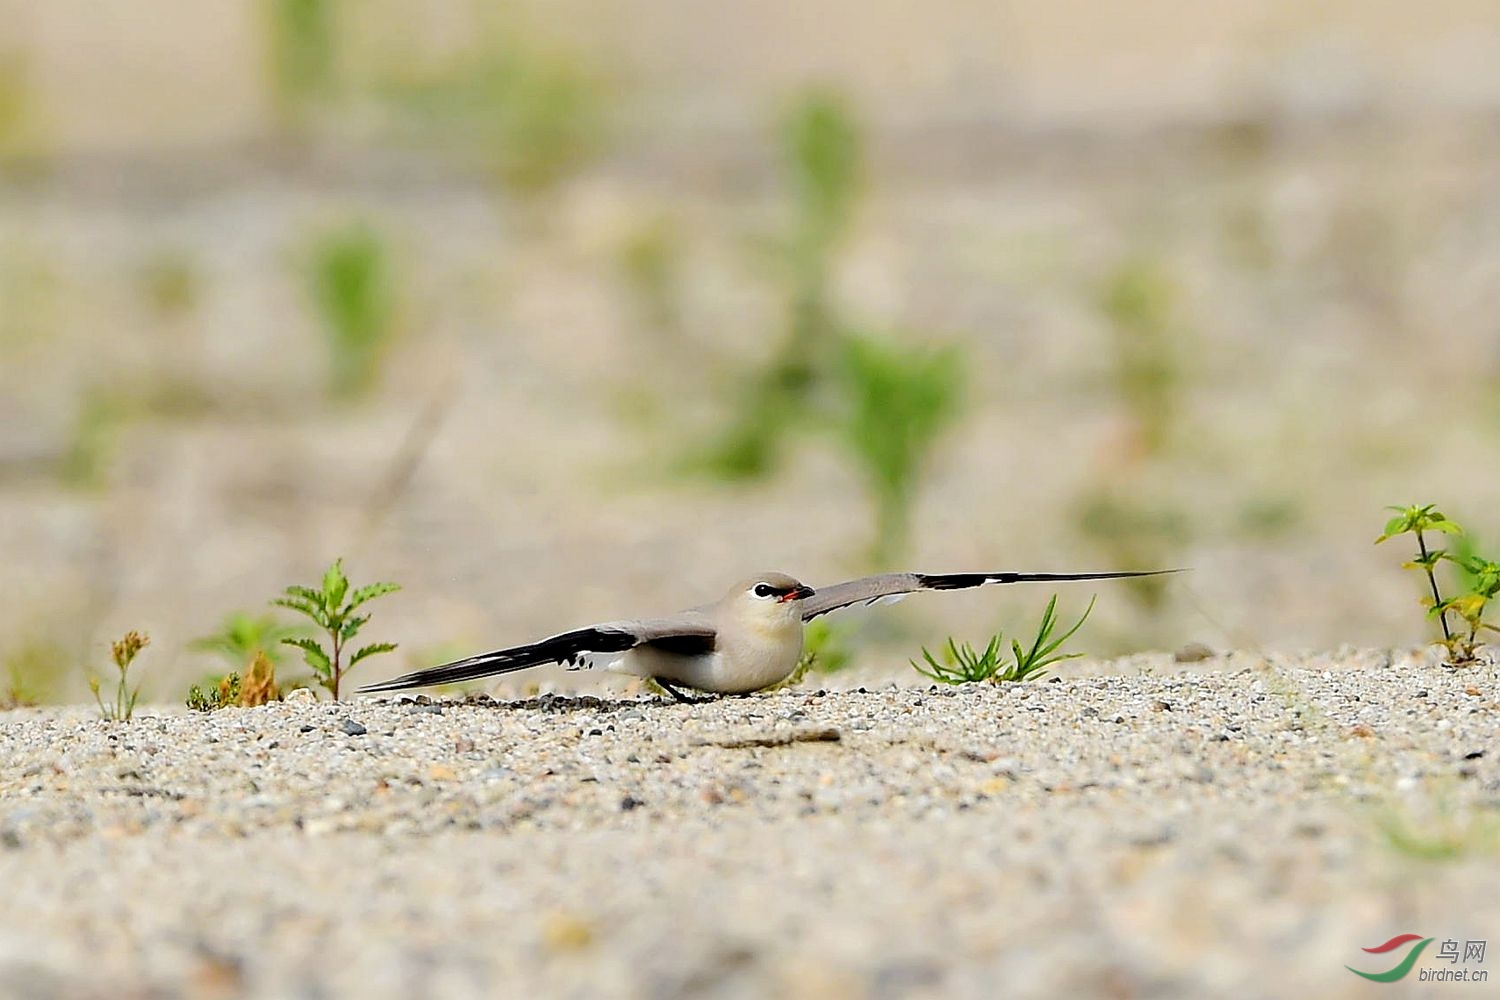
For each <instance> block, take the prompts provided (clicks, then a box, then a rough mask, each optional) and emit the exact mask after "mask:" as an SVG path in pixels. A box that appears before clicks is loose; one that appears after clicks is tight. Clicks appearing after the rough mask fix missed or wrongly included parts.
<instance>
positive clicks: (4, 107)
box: [0, 50, 45, 176]
mask: <svg viewBox="0 0 1500 1000" xmlns="http://www.w3.org/2000/svg"><path fill="white" fill-rule="evenodd" d="M40 124H41V123H40V121H39V118H38V112H37V107H36V102H35V100H34V99H33V95H32V84H31V79H30V74H29V72H28V66H27V61H26V59H25V57H24V56H23V55H22V54H21V53H20V52H14V51H5V50H0V174H9V175H12V176H15V175H22V174H26V173H34V172H36V171H37V170H38V169H40V168H42V167H43V166H44V164H43V159H44V154H45V150H44V148H43V145H42V136H41V128H40Z"/></svg>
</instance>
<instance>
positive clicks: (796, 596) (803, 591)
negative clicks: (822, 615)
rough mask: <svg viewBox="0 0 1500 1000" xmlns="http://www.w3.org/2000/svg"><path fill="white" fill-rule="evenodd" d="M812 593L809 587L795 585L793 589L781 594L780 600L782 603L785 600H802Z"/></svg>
mask: <svg viewBox="0 0 1500 1000" xmlns="http://www.w3.org/2000/svg"><path fill="white" fill-rule="evenodd" d="M812 595H813V589H812V588H811V587H797V588H796V589H794V590H788V591H787V592H786V593H785V594H782V595H781V601H782V603H783V604H785V603H786V602H787V601H803V600H806V599H807V598H809V597H811V596H812Z"/></svg>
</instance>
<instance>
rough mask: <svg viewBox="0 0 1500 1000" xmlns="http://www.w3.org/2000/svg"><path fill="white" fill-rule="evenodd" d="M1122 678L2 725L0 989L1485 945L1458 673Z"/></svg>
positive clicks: (914, 978)
mask: <svg viewBox="0 0 1500 1000" xmlns="http://www.w3.org/2000/svg"><path fill="white" fill-rule="evenodd" d="M1159 660H1160V662H1159V663H1156V662H1155V661H1151V663H1154V664H1155V668H1159V669H1160V670H1161V671H1163V673H1161V674H1159V675H1146V674H1143V673H1141V671H1140V670H1139V667H1140V666H1141V664H1142V662H1143V661H1142V660H1140V659H1137V660H1133V661H1130V662H1128V663H1126V662H1124V661H1122V662H1120V663H1117V664H1113V665H1111V664H1103V665H1102V666H1101V667H1100V669H1102V670H1104V671H1105V673H1102V674H1100V675H1098V676H1079V677H1069V678H1066V679H1062V680H1059V681H1056V682H1052V683H1046V682H1043V683H1030V684H1024V685H1012V686H1007V687H991V686H972V687H968V688H962V689H939V690H929V689H926V688H920V689H918V688H901V687H890V688H882V689H881V690H871V691H867V692H861V691H859V690H847V691H829V692H827V693H824V694H819V693H817V692H813V691H807V690H792V691H782V692H776V693H773V694H767V695H759V696H754V697H749V698H730V699H725V700H721V701H717V702H713V703H710V704H703V705H676V704H672V703H669V702H666V701H660V702H658V701H634V700H624V701H615V700H605V699H598V698H588V697H581V698H563V697H553V696H547V697H543V698H541V699H533V700H531V701H528V702H524V703H519V704H503V703H498V702H496V703H490V704H485V703H467V704H460V703H446V704H444V703H431V704H418V703H414V702H410V701H407V702H397V701H394V700H389V701H378V702H377V701H373V700H361V701H356V702H353V703H346V704H343V705H338V706H334V705H328V704H315V705H308V704H301V705H295V704H283V705H274V706H270V707H267V708H261V709H248V710H229V711H224V712H220V713H217V714H214V715H212V716H198V715H188V714H185V713H183V712H181V711H180V710H169V709H162V710H159V711H146V712H144V713H142V714H141V715H140V716H139V717H138V718H137V719H136V720H135V721H133V722H131V723H129V724H110V723H106V722H102V721H100V720H98V719H96V718H94V717H93V716H92V714H91V713H90V712H89V711H87V710H84V709H82V708H66V709H57V708H49V709H31V710H21V711H15V712H10V713H5V714H3V715H0V845H3V846H0V885H3V886H4V887H5V892H4V899H5V904H4V906H3V907H0V995H4V996H23V997H123V996H150V997H158V996H160V997H177V996H185V997H233V996H250V997H324V996H355V995H358V996H361V997H405V996H417V995H422V996H428V997H479V996H543V995H545V996H567V997H614V996H620V997H648V996H649V997H690V996H693V997H698V996H702V997H758V996H769V995H777V996H793V997H798V996H801V997H905V996H935V995H944V996H962V997H986V996H1010V997H1026V996H1038V997H1040V996H1048V995H1074V996H1110V997H1157V996H1160V997H1203V996H1236V997H1254V996H1278V995H1305V996H1312V995H1318V996H1332V997H1342V996H1350V997H1353V996H1359V995H1366V994H1367V993H1368V990H1369V988H1370V987H1369V985H1368V984H1366V983H1365V982H1364V981H1363V980H1359V979H1357V978H1356V977H1354V976H1352V975H1350V974H1349V973H1348V972H1347V971H1345V969H1344V965H1345V964H1353V965H1356V966H1357V967H1366V966H1368V967H1370V968H1372V969H1374V968H1375V967H1376V965H1380V967H1381V968H1383V967H1384V965H1381V964H1380V963H1376V962H1373V961H1368V959H1370V958H1371V957H1370V956H1364V955H1363V953H1362V952H1360V951H1359V949H1360V947H1362V946H1369V945H1372V944H1376V943H1379V942H1381V941H1385V940H1386V939H1388V938H1390V937H1391V936H1393V935H1395V934H1397V933H1403V932H1408V931H1415V932H1420V933H1422V934H1424V935H1434V936H1437V937H1438V938H1439V939H1442V938H1446V937H1454V938H1459V939H1464V938H1465V937H1468V938H1483V937H1485V936H1486V931H1487V930H1492V929H1493V928H1495V927H1496V926H1500V866H1497V865H1496V864H1495V858H1496V854H1497V844H1500V839H1497V836H1496V832H1497V829H1500V826H1497V824H1496V818H1497V815H1500V812H1497V804H1500V749H1497V748H1496V747H1495V746H1494V733H1495V718H1496V699H1495V692H1496V690H1497V688H1496V683H1495V682H1496V670H1495V667H1494V666H1492V665H1486V666H1481V667H1477V668H1474V669H1470V670H1465V671H1455V670H1451V669H1445V668H1442V667H1440V666H1435V665H1433V664H1431V662H1430V660H1429V659H1423V658H1421V657H1418V658H1416V659H1407V658H1405V657H1403V656H1402V655H1400V654H1397V655H1396V656H1395V657H1394V658H1393V657H1392V656H1389V655H1384V654H1375V655H1359V656H1351V657H1348V658H1346V662H1345V663H1344V664H1343V665H1344V667H1345V669H1338V668H1337V667H1333V668H1330V669H1323V667H1324V666H1327V665H1328V660H1327V659H1326V658H1323V659H1319V660H1316V661H1313V660H1297V659H1292V658H1273V659H1270V660H1265V659H1257V658H1251V657H1239V658H1234V659H1231V660H1229V661H1228V662H1227V664H1225V663H1223V662H1218V664H1217V665H1218V667H1220V669H1205V665H1204V664H1194V665H1192V666H1191V667H1190V668H1186V669H1188V670H1190V671H1192V672H1181V670H1182V669H1183V668H1178V672H1168V671H1171V670H1172V668H1171V667H1169V666H1167V664H1168V662H1169V660H1168V658H1165V657H1162V658H1159ZM1236 664H1244V665H1239V666H1237V665H1236ZM1309 664H1315V666H1316V669H1314V668H1312V667H1310V666H1309ZM1149 667H1150V664H1148V668H1149ZM1155 668H1152V669H1155ZM1111 669H1113V670H1114V671H1115V672H1114V673H1110V672H1109V671H1110V670H1111ZM351 721H352V722H353V723H354V725H348V724H347V723H348V722H351ZM360 727H363V728H364V730H365V731H364V732H363V733H362V734H359V733H357V730H358V729H359V728H360ZM350 731H354V732H355V733H356V734H353V735H351V732H350ZM835 735H836V739H835V738H834V736H835ZM1388 829H1394V830H1396V831H1398V836H1400V837H1405V838H1406V839H1405V840H1404V841H1403V843H1405V846H1404V847H1397V846H1393V844H1392V840H1391V836H1390V835H1389V834H1388V833H1387V832H1386V831H1387V830H1388ZM1423 854H1444V855H1448V856H1447V857H1444V858H1442V859H1440V860H1432V859H1429V858H1426V857H1423V856H1422V855H1423ZM1434 950H1435V949H1434ZM1362 959H1365V960H1367V961H1366V964H1365V965H1361V964H1360V963H1361V960H1362ZM1385 964H1390V963H1385ZM1477 967H1482V966H1477ZM1413 978H1415V976H1414V977H1413ZM1407 985H1411V986H1414V985H1415V984H1414V983H1409V984H1407ZM1428 988H1431V987H1428ZM1450 988H1452V987H1450ZM1471 988H1472V987H1471ZM1482 988H1483V987H1480V989H1482ZM1476 995H1477V994H1476Z"/></svg>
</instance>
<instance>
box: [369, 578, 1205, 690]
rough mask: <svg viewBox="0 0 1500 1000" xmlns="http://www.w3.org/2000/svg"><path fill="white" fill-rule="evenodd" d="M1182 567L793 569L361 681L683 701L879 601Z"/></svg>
mask: <svg viewBox="0 0 1500 1000" xmlns="http://www.w3.org/2000/svg"><path fill="white" fill-rule="evenodd" d="M1175 572H1178V571H1177V570H1134V571H1125V572H1112V573H1012V572H1001V573H937V574H932V573H882V574H879V575H877V576H866V577H860V578H859V579H857V580H849V581H846V582H844V583H838V584H834V585H832V586H829V587H823V588H820V589H818V590H814V589H813V588H811V587H809V586H807V585H806V584H804V583H802V582H801V581H799V580H797V579H796V578H794V577H791V576H788V575H787V574H785V573H758V574H756V575H755V576H751V577H747V578H745V579H743V580H741V581H740V582H738V583H736V584H735V585H734V586H733V587H730V588H729V590H728V592H727V593H725V594H724V596H723V597H721V598H720V599H719V600H718V601H716V602H715V603H713V604H705V605H702V606H700V607H696V608H689V609H688V610H686V611H680V612H678V613H677V614H673V615H667V616H665V617H662V618H633V619H621V620H619V621H610V622H601V623H599V624H597V625H589V626H587V627H585V628H580V629H574V630H572V631H570V632H562V633H559V634H557V635H552V636H548V637H546V638H545V639H540V640H538V641H536V642H531V643H527V644H525V645H521V646H511V647H508V648H506V649H497V650H494V651H492V652H488V653H480V654H478V655H477V656H470V657H466V658H465V659H462V660H455V661H453V662H451V663H444V664H441V665H440V666H435V667H427V668H425V669H422V670H416V671H413V672H411V673H408V674H402V675H401V676H400V677H394V678H392V679H390V680H387V681H380V682H378V683H375V684H369V685H366V686H365V687H362V688H360V692H361V693H380V692H385V691H404V690H407V689H410V688H419V687H428V686H431V685H437V684H457V683H460V682H462V681H471V680H476V679H478V678H481V677H492V676H495V675H497V674H508V673H510V672H512V671H515V670H524V669H526V668H527V667H535V666H539V665H541V664H544V663H561V664H564V665H565V666H567V667H568V668H570V669H575V670H577V669H596V670H597V669H603V670H611V671H615V672H618V673H625V674H633V675H635V676H638V677H649V678H650V679H651V680H653V681H655V682H656V683H657V684H658V685H659V686H660V687H661V688H662V689H663V690H665V691H666V692H667V693H668V694H670V695H671V696H672V697H673V698H676V699H677V700H678V701H683V702H686V701H691V700H692V699H691V698H689V696H688V695H686V694H684V693H683V691H682V690H681V689H682V688H691V689H693V690H695V691H700V692H706V693H708V694H717V695H725V694H748V693H750V692H752V691H759V690H761V689H762V688H766V687H770V686H771V685H772V684H776V683H778V682H779V681H782V680H785V679H786V678H787V677H788V676H790V674H791V673H792V671H793V670H795V669H796V667H797V661H798V660H799V659H800V658H801V656H802V627H803V625H804V624H805V623H806V622H809V621H812V620H813V619H814V618H817V617H818V616H820V615H826V614H828V613H829V612H830V611H837V610H839V609H840V608H847V607H850V606H853V605H856V604H877V603H884V602H887V601H892V600H900V599H901V598H903V597H905V596H907V595H909V594H914V593H919V592H922V591H929V590H931V591H944V590H967V589H969V588H971V587H982V586H985V585H986V584H1003V583H1033V582H1065V581H1073V580H1117V579H1124V578H1129V577H1142V576H1158V575H1161V574H1164V573H1175Z"/></svg>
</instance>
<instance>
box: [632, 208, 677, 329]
mask: <svg viewBox="0 0 1500 1000" xmlns="http://www.w3.org/2000/svg"><path fill="white" fill-rule="evenodd" d="M681 242H682V241H681V238H680V237H679V236H678V234H677V230H676V229H675V228H674V227H673V226H672V224H671V222H670V221H669V220H667V219H665V218H660V217H659V218H655V219H652V220H650V221H649V222H647V223H645V224H644V225H641V226H638V227H636V228H635V229H634V230H633V231H632V232H631V233H630V234H629V235H628V236H627V237H626V239H625V240H624V241H623V243H622V244H621V246H620V251H619V266H620V274H621V276H622V277H623V278H624V281H625V288H626V291H627V292H628V293H629V296H630V299H631V306H632V307H633V310H634V312H635V314H636V319H637V322H639V323H640V325H641V326H642V327H644V328H645V329H646V330H647V331H649V332H651V333H653V334H666V335H668V336H671V337H674V338H675V337H678V336H680V335H681V333H682V309H681V306H680V305H679V303H680V302H681V299H682V247H681Z"/></svg>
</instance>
